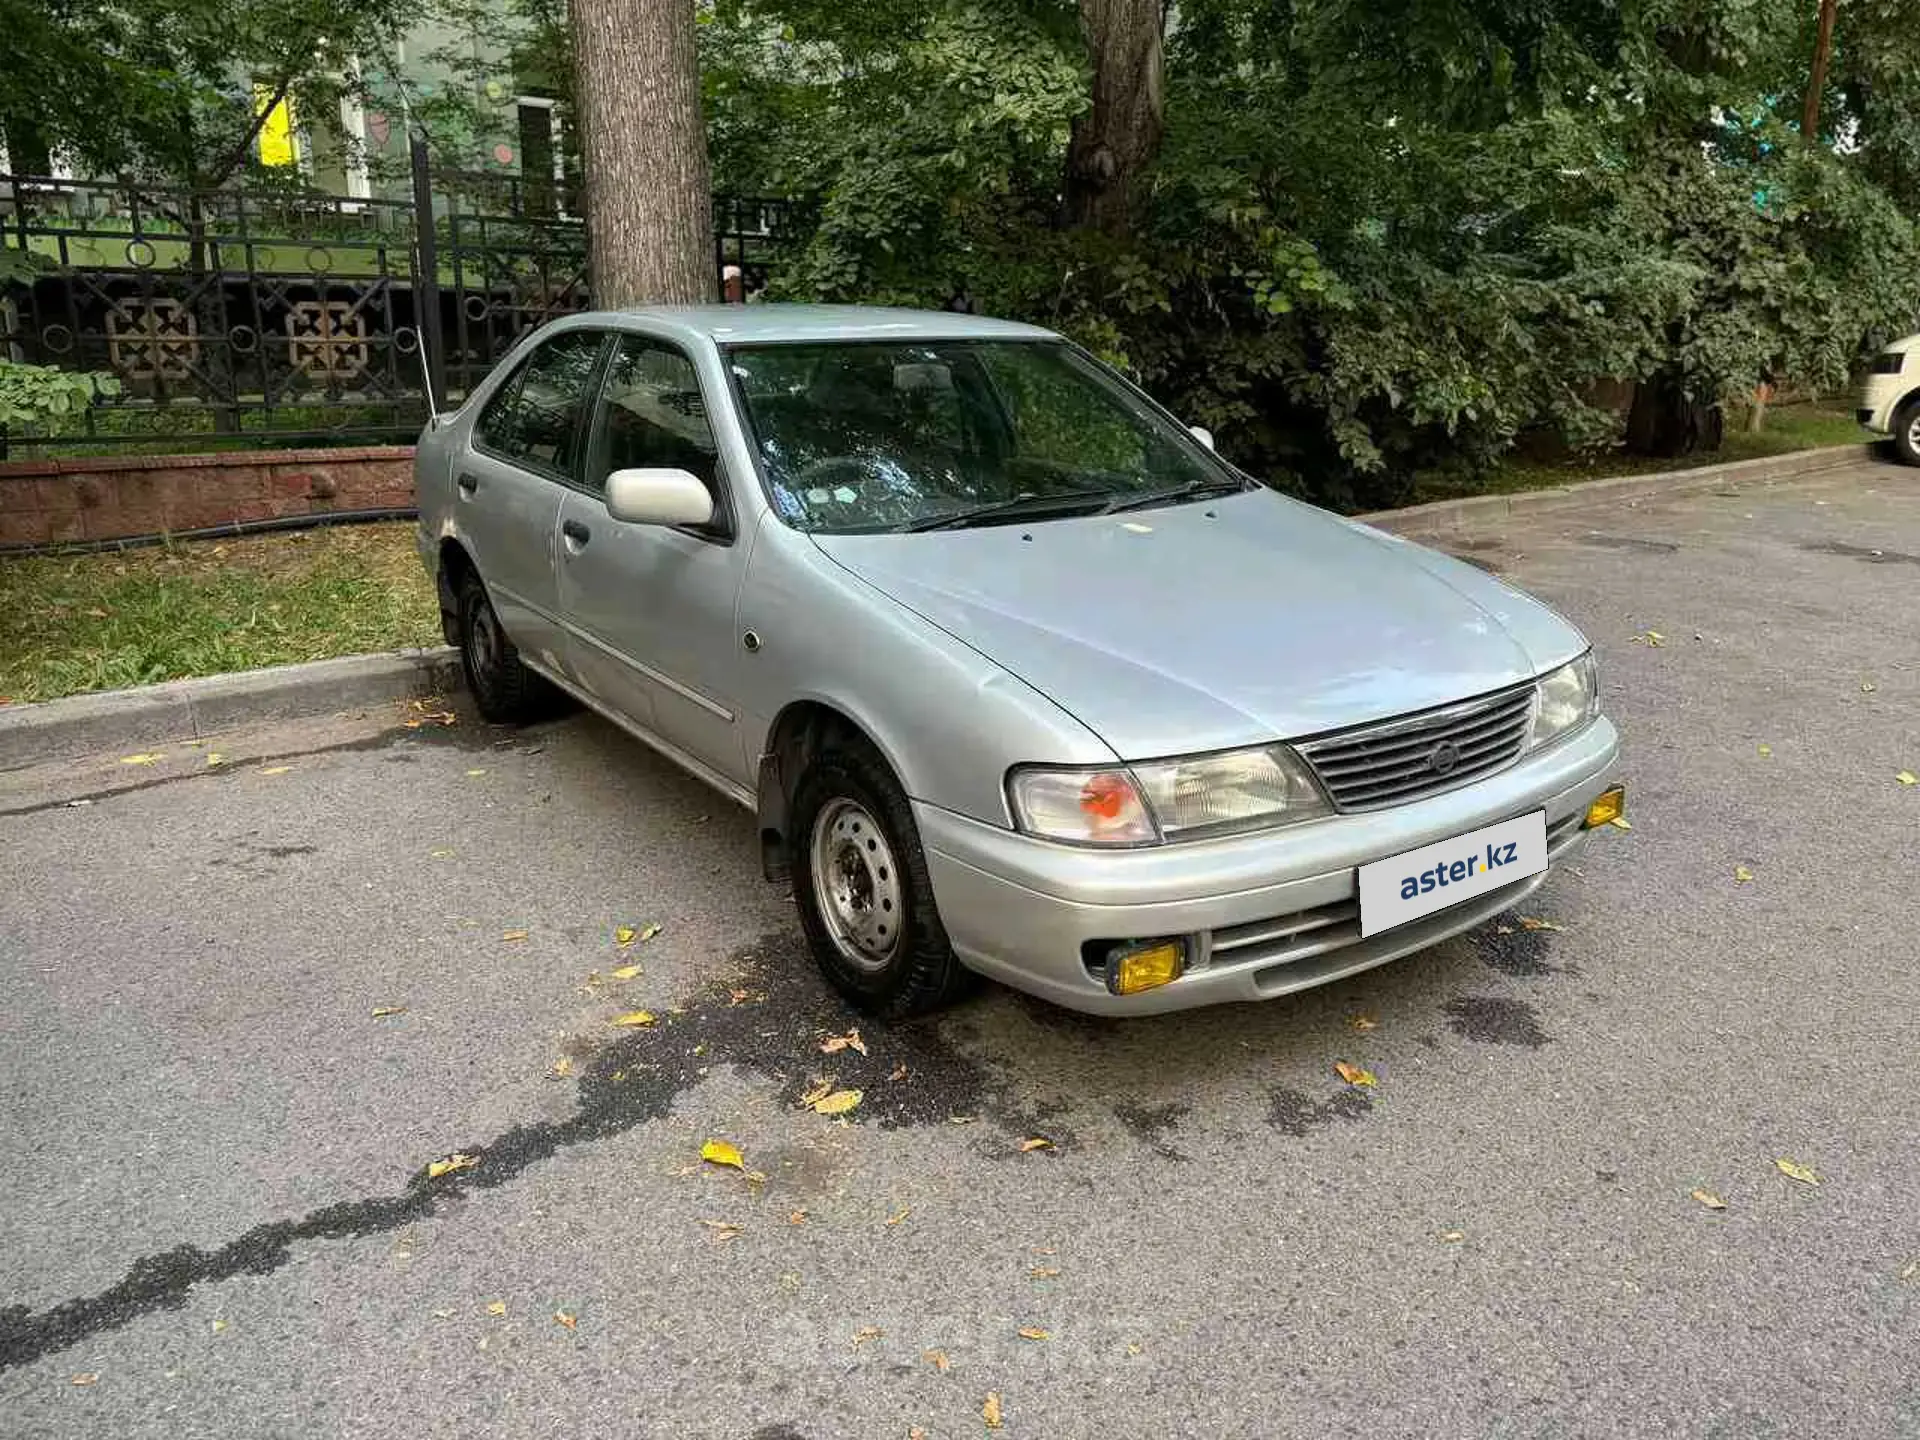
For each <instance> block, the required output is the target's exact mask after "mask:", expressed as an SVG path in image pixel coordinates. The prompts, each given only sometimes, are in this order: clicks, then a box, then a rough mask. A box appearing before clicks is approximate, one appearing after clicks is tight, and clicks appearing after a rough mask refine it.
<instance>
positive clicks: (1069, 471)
mask: <svg viewBox="0 0 1920 1440" xmlns="http://www.w3.org/2000/svg"><path fill="white" fill-rule="evenodd" d="M728 363H729V364H730V365H731V366H732V369H733V375H734V378H735V381H736V383H737V385H738V387H739V393H740V398H741V403H742V406H743V409H744V411H745V416H746V419H747V422H748V428H749V429H750V430H751V432H752V435H753V441H754V444H755V447H756V448H757V450H758V452H759V457H760V462H761V465H762V467H763V469H764V470H765V472H766V476H767V480H768V483H769V487H770V489H771V491H772V499H773V502H774V505H775V507H776V508H777V509H778V510H779V511H780V513H781V515H782V516H783V517H784V518H785V519H786V520H787V521H788V522H789V523H790V524H792V525H795V526H796V527H798V528H800V529H803V530H815V531H823V532H853V531H873V530H906V529H932V528H938V527H941V526H946V525H960V524H976V523H978V524H984V523H998V522H999V521H1001V520H1002V519H1005V520H1008V521H1014V520H1022V519H1026V518H1030V517H1034V516H1040V515H1043V514H1054V513H1058V514H1072V513H1091V512H1093V511H1098V510H1107V509H1113V508H1125V507H1130V506H1133V505H1136V504H1138V505H1150V504H1154V503H1167V502H1170V501H1171V500H1173V499H1175V498H1185V497H1186V496H1189V495H1194V494H1198V493H1200V492H1202V491H1212V490H1218V489H1226V488H1232V489H1238V488H1241V486H1242V484H1243V482H1242V481H1241V480H1240V479H1239V478H1238V477H1236V476H1235V475H1234V473H1233V472H1232V471H1230V470H1229V469H1228V468H1227V467H1226V466H1224V465H1223V464H1221V463H1220V462H1219V461H1218V460H1216V459H1215V458H1214V457H1213V456H1212V455H1211V454H1210V453H1209V452H1208V451H1207V450H1206V449H1205V448H1204V447H1202V446H1201V445H1200V444H1199V443H1198V442H1197V441H1195V440H1194V439H1193V438H1192V437H1191V436H1190V435H1188V434H1187V432H1186V431H1184V430H1183V429H1181V428H1180V427H1179V426H1178V425H1175V424H1173V423H1171V422H1169V421H1168V420H1167V418H1166V417H1165V416H1164V415H1162V414H1160V413H1159V412H1158V411H1157V410H1156V409H1154V407H1152V406H1151V405H1149V404H1147V403H1146V402H1145V401H1144V400H1142V399H1141V398H1140V397H1139V396H1138V395H1137V394H1135V393H1134V392H1132V391H1131V390H1129V389H1128V388H1127V387H1126V386H1125V385H1123V384H1122V383H1120V381H1119V380H1118V379H1117V378H1115V377H1114V376H1113V375H1111V374H1110V373H1109V372H1108V371H1107V370H1106V369H1105V367H1103V366H1101V365H1100V364H1099V363H1098V362H1096V361H1093V360H1090V359H1088V358H1087V357H1085V356H1083V355H1081V354H1080V353H1079V352H1078V351H1076V350H1074V349H1073V348H1072V347H1071V346H1068V345H1065V344H1062V343H1059V342H1048V341H988V340H966V341H905V342H891V341H888V342H869V341H846V342H827V343H820V344H804V345H757V346H756V345H745V346H738V347H735V348H733V349H732V350H730V351H729V352H728Z"/></svg>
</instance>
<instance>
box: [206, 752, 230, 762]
mask: <svg viewBox="0 0 1920 1440" xmlns="http://www.w3.org/2000/svg"><path fill="white" fill-rule="evenodd" d="M226 763H227V757H226V756H224V755H222V754H221V753H220V752H219V751H218V750H209V751H208V752H207V764H209V765H224V764H226Z"/></svg>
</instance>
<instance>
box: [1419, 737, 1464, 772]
mask: <svg viewBox="0 0 1920 1440" xmlns="http://www.w3.org/2000/svg"><path fill="white" fill-rule="evenodd" d="M1459 763H1460V749H1459V747H1458V746H1457V745H1455V744H1454V743H1453V742H1452V741H1451V740H1442V741H1441V742H1440V743H1439V744H1438V745H1436V746H1434V747H1433V749H1432V751H1431V752H1429V753H1428V755H1427V768H1428V769H1430V770H1432V771H1433V773H1434V774H1436V775H1445V774H1448V773H1450V772H1451V771H1452V769H1453V767H1454V766H1456V765H1458V764H1459Z"/></svg>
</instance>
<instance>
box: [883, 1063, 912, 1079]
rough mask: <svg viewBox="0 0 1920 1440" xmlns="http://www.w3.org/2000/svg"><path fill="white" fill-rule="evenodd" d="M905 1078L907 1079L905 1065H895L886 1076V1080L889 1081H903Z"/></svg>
mask: <svg viewBox="0 0 1920 1440" xmlns="http://www.w3.org/2000/svg"><path fill="white" fill-rule="evenodd" d="M906 1078H907V1067H906V1066H905V1065H896V1066H894V1067H893V1069H892V1070H891V1071H890V1072H888V1074H887V1079H889V1080H904V1079H906Z"/></svg>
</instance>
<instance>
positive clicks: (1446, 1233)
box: [1440, 1230, 1467, 1245]
mask: <svg viewBox="0 0 1920 1440" xmlns="http://www.w3.org/2000/svg"><path fill="white" fill-rule="evenodd" d="M1440 1238H1441V1239H1442V1240H1444V1241H1446V1242H1447V1244H1449V1245H1458V1244H1459V1243H1460V1242H1461V1241H1462V1240H1464V1239H1466V1238H1467V1232H1466V1231H1464V1230H1442V1231H1441V1232H1440Z"/></svg>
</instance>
